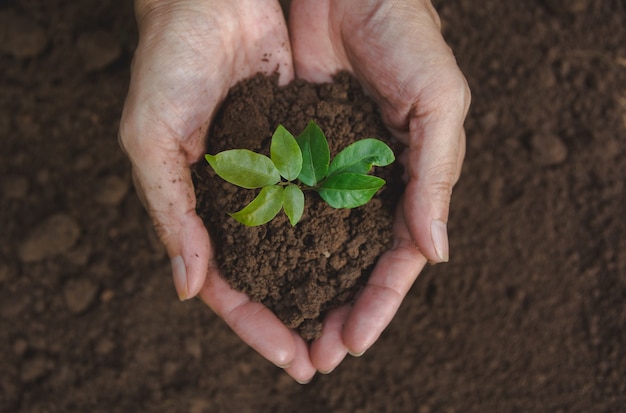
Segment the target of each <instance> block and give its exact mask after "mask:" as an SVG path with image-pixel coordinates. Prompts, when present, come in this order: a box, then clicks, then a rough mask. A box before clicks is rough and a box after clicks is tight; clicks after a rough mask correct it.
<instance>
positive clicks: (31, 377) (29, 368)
mask: <svg viewBox="0 0 626 413" xmlns="http://www.w3.org/2000/svg"><path fill="white" fill-rule="evenodd" d="M53 368H54V363H53V362H52V360H51V359H50V358H48V357H46V356H44V355H42V354H38V355H35V356H33V357H30V358H28V359H26V360H24V362H23V364H22V371H21V373H20V378H21V379H22V381H23V382H25V383H31V382H33V381H35V380H38V379H41V378H42V377H44V376H45V375H46V374H48V373H49V372H50V371H51V370H52V369H53Z"/></svg>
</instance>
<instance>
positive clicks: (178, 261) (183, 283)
mask: <svg viewBox="0 0 626 413" xmlns="http://www.w3.org/2000/svg"><path fill="white" fill-rule="evenodd" d="M171 263H172V276H173V277H174V286H175V287H176V292H177V293H178V299H179V300H180V301H184V300H186V299H187V296H188V295H189V291H188V289H187V269H186V268H185V261H183V257H181V256H180V255H177V256H175V257H174V258H172V261H171Z"/></svg>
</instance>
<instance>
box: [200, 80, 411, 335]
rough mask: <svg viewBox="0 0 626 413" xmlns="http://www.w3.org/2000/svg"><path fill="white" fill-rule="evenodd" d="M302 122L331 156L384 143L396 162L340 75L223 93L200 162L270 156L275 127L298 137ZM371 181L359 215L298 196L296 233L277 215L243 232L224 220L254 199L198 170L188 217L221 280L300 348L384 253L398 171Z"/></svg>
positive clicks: (371, 109) (371, 113) (375, 118)
mask: <svg viewBox="0 0 626 413" xmlns="http://www.w3.org/2000/svg"><path fill="white" fill-rule="evenodd" d="M311 120H314V121H315V122H317V123H318V124H319V125H320V127H321V128H322V130H323V131H324V133H325V135H326V138H327V140H328V142H329V146H330V149H331V156H333V155H335V154H337V153H338V152H339V151H340V150H341V149H343V148H345V147H346V146H348V145H349V144H351V143H353V142H355V141H356V140H359V139H363V138H368V137H375V138H378V139H381V140H383V141H385V142H386V143H387V144H389V145H390V146H392V147H394V149H395V152H396V154H397V153H398V151H399V150H401V147H400V145H399V144H398V143H397V142H396V141H395V140H394V139H393V138H392V137H391V136H390V134H389V132H388V131H387V130H386V129H385V127H384V125H383V124H382V121H381V120H380V116H379V114H378V112H377V110H376V107H375V105H374V104H373V103H372V102H371V100H370V99H369V98H368V97H367V96H365V95H364V93H363V92H362V90H361V87H360V86H359V85H358V84H357V83H356V82H355V81H354V79H353V78H351V77H350V76H349V75H347V74H342V75H340V76H338V77H337V78H336V82H334V83H332V84H321V85H319V84H317V85H315V84H310V83H307V82H305V81H302V80H297V81H294V82H292V83H291V84H289V85H287V86H284V87H279V86H278V85H277V77H276V76H274V77H265V76H261V75H259V76H257V77H254V78H252V79H249V80H246V81H243V82H241V83H240V84H238V85H236V86H235V87H234V88H233V89H232V90H231V91H230V93H229V96H228V98H227V99H226V101H225V102H224V104H223V105H222V107H221V110H220V111H219V113H218V114H217V117H216V119H215V121H214V124H213V127H212V129H211V131H210V133H209V139H208V147H207V153H212V154H215V153H217V152H221V151H223V150H228V149H241V148H245V149H250V150H252V151H255V152H258V153H263V154H265V155H269V146H270V141H271V136H272V133H273V131H274V130H275V129H276V127H277V126H278V125H279V124H282V125H283V126H285V127H286V128H287V129H288V130H289V131H290V132H292V133H293V134H294V135H297V134H298V133H299V132H300V131H302V130H303V129H304V128H305V126H306V125H307V123H308V122H309V121H311ZM373 173H374V174H375V175H377V176H380V177H382V178H384V179H385V180H386V181H387V184H386V185H385V186H384V187H383V188H382V189H381V190H380V191H379V192H378V194H377V195H376V196H375V197H374V198H373V199H372V200H371V201H370V202H369V203H367V204H366V205H364V206H361V207H358V208H355V209H334V208H331V207H330V206H328V205H327V204H326V203H325V202H324V201H322V200H321V198H320V197H319V196H318V195H317V194H316V193H315V192H314V191H306V195H305V210H304V215H303V217H302V220H301V221H300V222H299V223H298V224H297V225H296V226H292V225H291V224H290V223H289V220H288V218H287V216H286V215H285V214H284V213H283V212H281V213H279V214H278V216H277V217H276V218H275V219H273V220H272V221H270V222H269V223H268V224H265V225H262V226H258V227H246V226H244V225H242V224H240V223H238V222H237V221H235V220H234V219H233V218H231V217H229V216H228V215H227V213H226V212H235V211H238V210H240V209H241V208H243V207H244V206H245V205H247V204H248V202H250V201H251V200H252V199H253V198H254V196H256V194H257V192H258V191H254V190H248V189H242V188H238V187H235V186H234V185H232V184H230V183H227V182H225V181H224V180H222V179H221V178H219V177H218V176H216V175H215V173H214V172H213V171H212V169H211V168H210V167H209V166H208V165H207V164H206V162H204V161H201V162H199V163H197V164H196V165H195V167H194V182H195V185H196V196H197V199H198V203H197V211H198V214H199V215H200V216H201V217H202V218H203V220H204V222H205V225H206V226H207V228H208V229H209V232H210V234H211V237H212V238H213V239H214V240H215V241H216V244H217V259H218V262H219V266H220V269H221V272H222V274H223V275H224V277H225V278H226V279H227V280H228V282H229V283H230V285H231V286H232V287H233V288H235V289H237V290H240V291H243V292H245V293H246V294H248V296H250V298H251V299H253V300H255V301H258V302H261V303H263V304H265V305H266V306H267V307H268V308H270V309H271V310H272V311H273V312H274V313H275V314H276V315H277V316H278V317H279V318H280V319H281V320H282V321H283V322H284V323H285V324H286V325H287V326H288V327H290V328H295V329H298V331H299V332H300V334H301V335H302V337H304V338H305V339H309V340H310V339H314V338H317V337H318V336H319V335H320V333H321V329H322V321H323V317H324V315H325V313H326V311H327V310H329V309H331V308H335V307H338V306H341V305H342V304H345V303H348V302H350V301H351V300H352V299H353V298H354V297H355V294H356V293H357V292H358V291H359V289H360V288H361V287H362V286H363V285H364V283H365V282H366V281H367V278H368V276H369V274H370V273H371V271H372V269H373V267H374V265H375V263H376V260H377V258H378V257H379V256H380V254H381V253H382V252H383V251H385V250H386V249H388V248H389V247H390V245H391V226H392V219H393V210H394V207H395V205H396V203H397V201H398V199H399V196H400V193H401V191H402V184H401V174H402V168H401V166H400V165H399V163H398V162H395V163H394V164H393V165H392V166H389V167H385V168H375V169H374V171H373Z"/></svg>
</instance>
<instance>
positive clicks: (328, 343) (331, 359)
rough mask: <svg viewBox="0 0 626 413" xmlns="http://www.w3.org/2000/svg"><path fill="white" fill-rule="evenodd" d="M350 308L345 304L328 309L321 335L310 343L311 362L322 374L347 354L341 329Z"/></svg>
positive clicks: (332, 368) (330, 369)
mask: <svg viewBox="0 0 626 413" xmlns="http://www.w3.org/2000/svg"><path fill="white" fill-rule="evenodd" d="M351 310H352V308H351V306H348V305H346V306H343V307H339V308H336V309H334V310H331V311H329V312H328V314H327V315H326V317H325V318H324V326H323V327H322V335H321V336H320V337H319V338H318V339H317V340H315V341H314V342H313V343H311V362H312V363H313V365H314V366H315V368H316V369H317V370H318V371H319V372H320V373H322V374H328V373H330V372H332V371H333V370H334V369H335V368H336V367H337V366H338V365H339V363H341V361H342V360H343V359H344V358H345V357H346V354H348V349H347V347H346V346H345V344H343V338H342V331H343V325H344V323H345V321H346V318H347V317H348V314H350V311H351Z"/></svg>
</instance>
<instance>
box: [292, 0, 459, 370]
mask: <svg viewBox="0 0 626 413" xmlns="http://www.w3.org/2000/svg"><path fill="white" fill-rule="evenodd" d="M289 27H290V36H291V45H292V49H293V56H294V64H295V72H296V76H298V77H301V78H305V79H307V80H309V81H313V82H324V81H330V80H331V76H332V75H333V74H335V73H337V72H338V71H342V70H347V71H349V72H351V73H353V74H354V75H355V77H356V78H357V79H358V80H359V81H360V83H361V85H362V86H363V87H364V89H365V90H366V91H367V92H368V93H369V94H370V95H371V96H372V97H373V98H374V100H375V101H376V103H377V104H378V105H379V107H380V109H381V113H382V117H383V121H384V122H385V124H386V126H387V127H388V129H389V130H390V131H391V132H392V133H393V134H394V135H395V136H396V137H397V138H398V139H399V140H400V141H401V142H402V143H404V144H405V145H406V150H405V153H404V154H403V155H402V156H400V159H401V160H402V162H403V163H404V166H405V170H406V175H407V185H406V190H405V193H404V196H403V199H402V201H401V202H400V204H399V206H398V211H397V214H396V220H395V223H394V230H393V233H394V244H393V247H392V248H391V249H390V250H389V251H387V252H385V253H384V254H383V255H382V256H381V257H380V259H379V261H378V263H377V265H376V267H375V269H374V271H373V273H372V275H371V277H370V280H369V282H368V284H367V285H366V287H365V288H364V290H363V292H362V293H361V295H360V296H359V298H358V300H357V302H356V303H355V304H354V306H353V307H343V308H340V309H337V310H335V311H332V312H331V313H330V314H329V315H328V316H327V318H326V320H325V322H324V328H323V332H322V336H321V338H320V339H319V340H317V341H316V342H314V343H313V344H312V346H311V358H312V361H313V364H314V365H315V367H316V368H317V369H318V370H320V371H323V372H327V371H330V370H332V369H333V368H334V367H335V366H336V365H337V364H339V362H341V360H342V359H343V358H344V357H345V355H346V353H347V352H349V353H351V354H354V355H359V354H362V353H363V352H364V351H365V350H367V349H368V348H369V347H370V346H371V345H372V344H373V343H374V342H375V341H376V339H377V338H378V337H379V335H380V334H381V332H382V331H383V330H384V328H385V327H386V326H387V325H388V324H389V322H390V321H391V318H392V317H393V316H394V314H395V313H396V311H397V309H398V307H399V306H400V303H401V302H402V300H403V298H404V296H405V295H406V293H407V292H408V290H409V288H410V287H411V285H412V284H413V282H414V281H415V279H416V277H417V275H418V274H419V272H420V271H421V270H422V268H423V267H424V265H425V264H426V262H427V261H430V262H433V263H437V262H445V261H448V255H449V253H448V236H447V228H446V224H447V220H448V210H449V204H450V196H451V193H452V188H453V186H454V184H455V183H456V181H457V179H458V177H459V173H460V171H461V165H462V162H463V157H464V155H465V132H464V130H463V122H464V119H465V116H466V114H467V110H468V107H469V103H470V92H469V88H468V85H467V82H466V80H465V78H464V77H463V75H462V74H461V71H460V70H459V68H458V66H457V64H456V61H455V59H454V56H453V54H452V52H451V51H450V49H449V47H448V46H447V45H446V43H445V41H444V39H443V37H442V35H441V26H440V21H439V17H438V15H437V13H436V11H435V10H434V8H433V7H432V4H431V3H430V1H429V0H395V1H392V0H366V1H363V0H294V1H293V2H292V3H291V9H290V18H289Z"/></svg>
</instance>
